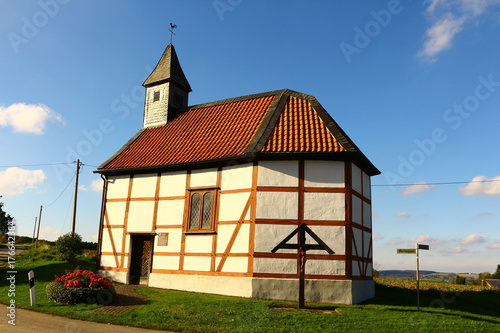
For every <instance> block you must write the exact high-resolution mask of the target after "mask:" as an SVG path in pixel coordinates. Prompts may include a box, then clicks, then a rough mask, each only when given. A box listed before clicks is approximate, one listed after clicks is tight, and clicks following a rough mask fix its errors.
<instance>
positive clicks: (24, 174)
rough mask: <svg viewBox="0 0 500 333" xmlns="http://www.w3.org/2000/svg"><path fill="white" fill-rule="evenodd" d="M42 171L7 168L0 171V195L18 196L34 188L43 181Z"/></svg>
mask: <svg viewBox="0 0 500 333" xmlns="http://www.w3.org/2000/svg"><path fill="white" fill-rule="evenodd" d="M45 178H46V177H45V174H44V173H43V171H42V170H25V169H20V168H16V167H13V168H8V169H6V170H5V171H0V195H11V196H12V195H18V194H22V193H24V192H25V191H26V190H28V189H31V188H36V185H37V184H42V183H43V181H44V180H45Z"/></svg>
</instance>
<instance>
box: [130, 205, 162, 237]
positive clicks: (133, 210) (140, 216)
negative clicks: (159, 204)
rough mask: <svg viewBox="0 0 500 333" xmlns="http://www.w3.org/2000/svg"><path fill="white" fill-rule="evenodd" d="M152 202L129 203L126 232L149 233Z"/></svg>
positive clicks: (151, 218) (151, 226)
mask: <svg viewBox="0 0 500 333" xmlns="http://www.w3.org/2000/svg"><path fill="white" fill-rule="evenodd" d="M154 204H155V203H154V201H131V202H130V207H129V212H128V223H127V231H128V232H151V230H152V229H153V213H154Z"/></svg>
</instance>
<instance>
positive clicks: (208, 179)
mask: <svg viewBox="0 0 500 333" xmlns="http://www.w3.org/2000/svg"><path fill="white" fill-rule="evenodd" d="M190 185H191V187H203V186H216V185H217V168H210V169H200V170H192V171H191V184H190Z"/></svg>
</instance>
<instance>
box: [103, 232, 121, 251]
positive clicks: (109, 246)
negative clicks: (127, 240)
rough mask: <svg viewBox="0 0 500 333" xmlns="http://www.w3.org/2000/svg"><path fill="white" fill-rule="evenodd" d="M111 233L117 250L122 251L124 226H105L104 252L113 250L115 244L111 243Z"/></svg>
mask: <svg viewBox="0 0 500 333" xmlns="http://www.w3.org/2000/svg"><path fill="white" fill-rule="evenodd" d="M110 235H112V236H113V242H114V244H115V247H116V251H117V252H121V251H122V237H123V229H122V228H112V229H108V228H104V232H103V235H102V252H113V246H112V244H111V238H110Z"/></svg>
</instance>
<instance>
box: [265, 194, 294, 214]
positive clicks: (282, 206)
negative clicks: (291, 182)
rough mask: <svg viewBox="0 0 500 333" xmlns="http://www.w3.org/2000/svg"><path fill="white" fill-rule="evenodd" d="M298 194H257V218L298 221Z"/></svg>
mask: <svg viewBox="0 0 500 333" xmlns="http://www.w3.org/2000/svg"><path fill="white" fill-rule="evenodd" d="M298 200H299V195H298V193H297V192H257V218H260V219H297V217H298Z"/></svg>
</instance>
